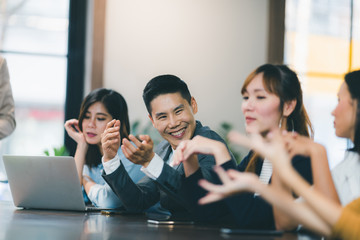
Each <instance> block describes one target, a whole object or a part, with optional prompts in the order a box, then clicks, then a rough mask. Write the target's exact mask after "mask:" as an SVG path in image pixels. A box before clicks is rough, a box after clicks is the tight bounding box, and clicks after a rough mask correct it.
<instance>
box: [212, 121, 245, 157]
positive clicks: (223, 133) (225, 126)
mask: <svg viewBox="0 0 360 240" xmlns="http://www.w3.org/2000/svg"><path fill="white" fill-rule="evenodd" d="M232 129H233V125H231V124H230V123H228V122H222V123H220V127H219V129H218V130H217V133H218V134H219V135H220V137H222V138H223V139H224V140H225V142H226V144H227V145H228V147H229V149H230V151H231V152H232V154H233V155H234V157H235V160H236V162H237V163H240V162H241V159H242V157H241V156H242V153H241V150H240V149H239V148H238V147H237V146H236V145H234V144H232V143H231V142H230V141H229V140H228V138H227V135H228V133H229V132H230V131H231V130H232Z"/></svg>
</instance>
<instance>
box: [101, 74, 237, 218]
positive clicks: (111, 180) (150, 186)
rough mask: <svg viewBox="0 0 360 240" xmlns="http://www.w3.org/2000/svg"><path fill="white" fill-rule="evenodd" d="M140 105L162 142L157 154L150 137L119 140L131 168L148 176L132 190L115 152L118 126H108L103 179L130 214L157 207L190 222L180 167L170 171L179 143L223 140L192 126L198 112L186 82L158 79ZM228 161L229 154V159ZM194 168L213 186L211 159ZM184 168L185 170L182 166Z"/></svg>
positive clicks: (168, 77) (200, 159) (198, 125)
mask: <svg viewBox="0 0 360 240" xmlns="http://www.w3.org/2000/svg"><path fill="white" fill-rule="evenodd" d="M143 99H144V102H145V105H146V108H147V110H148V113H149V118H150V120H151V122H152V124H153V126H154V127H155V128H156V129H157V131H158V132H159V133H160V135H161V136H162V137H163V138H164V141H162V142H161V143H160V144H159V145H158V146H156V149H155V150H153V142H152V140H151V138H150V137H149V136H148V135H140V136H139V138H140V140H139V139H137V138H136V137H134V136H133V135H129V140H130V141H131V142H130V141H129V140H128V139H123V142H122V146H121V148H122V151H123V153H124V154H125V156H126V157H127V158H128V159H129V160H130V161H132V162H133V163H135V164H139V165H142V168H141V171H143V172H144V173H145V174H146V176H145V177H144V178H143V179H142V180H140V181H139V182H138V183H137V184H135V183H134V182H133V181H131V179H130V178H129V176H128V174H127V173H126V171H125V169H124V167H123V166H122V164H121V162H120V160H119V159H118V158H117V156H116V154H115V151H114V149H116V148H117V147H119V145H120V144H121V143H120V140H119V136H118V135H117V132H118V130H117V125H118V124H119V123H116V124H115V125H109V126H108V127H107V129H106V130H105V132H104V134H103V140H102V143H103V145H102V146H103V150H104V157H103V164H104V174H103V177H104V179H105V180H106V182H107V183H108V184H109V185H110V186H111V188H112V189H113V191H114V192H115V193H116V194H117V195H118V196H119V198H120V199H121V200H122V202H123V203H124V206H125V208H127V210H129V211H136V212H139V211H145V210H146V209H148V208H149V207H151V206H153V205H154V204H156V203H157V202H159V201H160V205H161V207H162V208H165V209H166V210H168V211H170V212H171V214H172V215H173V216H175V217H178V218H191V212H192V210H193V208H194V207H196V206H194V203H191V202H189V201H188V200H187V198H186V194H185V189H183V187H182V186H183V185H182V183H183V181H184V179H185V173H184V165H183V164H180V165H178V166H173V164H172V158H173V155H174V151H175V150H176V148H177V146H178V145H179V144H180V142H181V141H183V140H189V139H192V138H193V137H194V136H197V135H200V136H204V137H207V138H211V139H214V140H218V141H221V142H223V143H225V142H224V140H223V139H222V138H221V137H220V136H219V135H218V134H217V133H215V132H214V131H212V130H210V128H209V127H204V126H202V125H201V123H200V122H199V121H196V120H195V117H194V115H195V114H196V113H197V111H198V107H197V103H196V101H195V98H194V97H192V96H191V94H190V92H189V90H188V87H187V85H186V83H185V82H183V81H182V80H181V79H179V78H178V77H176V76H173V75H161V76H157V77H155V78H153V79H152V80H150V81H149V82H148V84H147V85H146V87H145V89H144V91H143ZM231 156H232V154H231ZM196 157H197V158H198V161H197V162H198V164H199V165H200V167H201V170H202V172H203V175H204V177H205V178H206V179H208V180H210V181H211V180H212V178H213V177H214V175H213V174H212V168H213V166H214V165H215V159H214V157H213V156H211V155H201V154H199V155H197V156H196ZM185 167H186V166H185Z"/></svg>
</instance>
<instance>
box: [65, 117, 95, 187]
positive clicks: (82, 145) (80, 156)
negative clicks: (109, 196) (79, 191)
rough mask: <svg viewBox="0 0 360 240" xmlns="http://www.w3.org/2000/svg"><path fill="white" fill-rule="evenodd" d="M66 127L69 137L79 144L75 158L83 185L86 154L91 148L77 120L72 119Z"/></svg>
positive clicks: (67, 122)
mask: <svg viewBox="0 0 360 240" xmlns="http://www.w3.org/2000/svg"><path fill="white" fill-rule="evenodd" d="M64 126H65V130H66V132H67V133H68V134H69V136H70V137H71V138H72V139H74V141H75V142H76V143H77V146H76V151H75V156H74V158H75V165H76V170H77V173H78V176H79V181H80V184H81V185H82V183H83V181H82V172H83V168H84V164H85V157H86V152H87V150H88V147H89V146H88V144H87V143H86V141H85V137H84V135H83V133H82V132H81V130H80V128H79V122H78V120H77V119H70V120H68V121H66V122H65V125H64Z"/></svg>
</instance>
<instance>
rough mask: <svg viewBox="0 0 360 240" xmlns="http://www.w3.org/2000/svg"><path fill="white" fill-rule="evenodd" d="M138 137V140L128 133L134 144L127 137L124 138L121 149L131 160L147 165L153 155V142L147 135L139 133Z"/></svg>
mask: <svg viewBox="0 0 360 240" xmlns="http://www.w3.org/2000/svg"><path fill="white" fill-rule="evenodd" d="M139 138H140V140H139V139H137V138H136V137H135V136H134V135H131V134H130V135H129V139H130V140H131V141H132V142H133V143H134V144H135V146H134V145H133V144H132V143H131V142H130V141H129V140H128V139H125V138H124V139H123V142H122V143H123V144H122V145H121V150H122V151H123V153H124V155H125V157H126V158H127V159H129V160H130V161H131V162H133V163H135V164H139V165H142V166H143V167H147V166H148V165H149V163H150V161H151V159H153V157H154V155H155V153H154V151H153V148H154V143H153V141H152V139H151V138H150V136H149V135H139Z"/></svg>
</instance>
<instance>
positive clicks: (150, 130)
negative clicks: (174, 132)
mask: <svg viewBox="0 0 360 240" xmlns="http://www.w3.org/2000/svg"><path fill="white" fill-rule="evenodd" d="M131 134H133V135H135V136H138V135H149V136H150V137H151V139H152V140H153V142H154V146H156V145H157V144H159V143H160V142H161V141H162V140H163V139H162V137H161V136H160V134H159V132H158V131H157V130H156V129H155V128H154V127H153V125H152V123H151V121H150V120H149V121H147V123H146V124H145V125H144V126H141V121H140V120H135V121H134V122H133V123H132V124H131Z"/></svg>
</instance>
